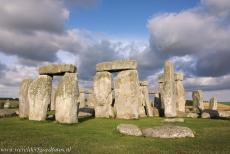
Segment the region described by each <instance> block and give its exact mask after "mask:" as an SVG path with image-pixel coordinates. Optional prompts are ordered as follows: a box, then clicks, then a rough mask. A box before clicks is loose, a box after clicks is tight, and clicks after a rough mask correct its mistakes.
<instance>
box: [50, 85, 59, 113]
mask: <svg viewBox="0 0 230 154" xmlns="http://www.w3.org/2000/svg"><path fill="white" fill-rule="evenodd" d="M56 90H57V88H54V87H53V88H52V92H51V103H50V110H51V111H54V110H55V105H56V102H55V99H56V97H55V94H56Z"/></svg>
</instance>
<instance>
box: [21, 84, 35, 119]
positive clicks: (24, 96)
mask: <svg viewBox="0 0 230 154" xmlns="http://www.w3.org/2000/svg"><path fill="white" fill-rule="evenodd" d="M32 82H33V80H32V79H25V80H23V81H22V83H21V86H20V91H19V117H20V118H28V117H29V99H28V91H29V87H30V85H31V83H32Z"/></svg>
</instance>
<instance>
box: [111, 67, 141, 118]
mask: <svg viewBox="0 0 230 154" xmlns="http://www.w3.org/2000/svg"><path fill="white" fill-rule="evenodd" d="M139 87H140V86H139V79H138V73H137V70H127V71H121V72H119V73H118V75H117V77H116V80H115V105H114V107H115V110H116V113H117V114H116V115H117V118H120V119H138V118H139V108H140V103H141V97H140V94H141V91H140V88H139Z"/></svg>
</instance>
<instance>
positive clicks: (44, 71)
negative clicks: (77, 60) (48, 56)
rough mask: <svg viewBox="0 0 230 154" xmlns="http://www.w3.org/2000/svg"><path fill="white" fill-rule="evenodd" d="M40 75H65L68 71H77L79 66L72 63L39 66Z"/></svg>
mask: <svg viewBox="0 0 230 154" xmlns="http://www.w3.org/2000/svg"><path fill="white" fill-rule="evenodd" d="M38 71H39V74H40V75H51V76H53V75H64V74H65V73H66V72H68V73H75V72H76V71H77V67H76V66H74V65H72V64H49V65H46V66H42V67H40V68H39V70H38Z"/></svg>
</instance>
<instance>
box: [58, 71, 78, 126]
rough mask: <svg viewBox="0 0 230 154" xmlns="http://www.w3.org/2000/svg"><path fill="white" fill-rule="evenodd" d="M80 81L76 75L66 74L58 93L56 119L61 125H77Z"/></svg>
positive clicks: (59, 85)
mask: <svg viewBox="0 0 230 154" xmlns="http://www.w3.org/2000/svg"><path fill="white" fill-rule="evenodd" d="M78 96H79V89H78V79H77V75H76V73H65V75H64V76H63V78H62V79H61V81H60V82H59V84H58V87H57V91H56V99H55V101H56V111H55V118H56V120H57V121H58V122H60V123H68V124H71V123H77V122H78V119H77V112H78V103H77V100H78Z"/></svg>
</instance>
